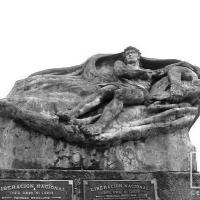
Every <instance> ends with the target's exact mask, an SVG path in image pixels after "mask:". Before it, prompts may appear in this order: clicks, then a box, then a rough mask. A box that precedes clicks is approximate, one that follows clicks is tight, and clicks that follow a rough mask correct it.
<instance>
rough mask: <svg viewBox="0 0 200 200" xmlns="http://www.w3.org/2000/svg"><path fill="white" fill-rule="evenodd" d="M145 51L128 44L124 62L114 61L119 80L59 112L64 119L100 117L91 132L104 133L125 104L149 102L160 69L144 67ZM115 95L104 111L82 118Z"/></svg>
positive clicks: (92, 119) (86, 120) (87, 121)
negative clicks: (68, 108)
mask: <svg viewBox="0 0 200 200" xmlns="http://www.w3.org/2000/svg"><path fill="white" fill-rule="evenodd" d="M140 56H141V53H140V51H139V50H138V49H136V48H135V47H127V48H126V49H125V50H124V62H123V61H120V60H117V61H116V62H115V63H114V76H115V78H116V82H114V83H113V82H112V83H110V85H108V84H107V85H106V86H105V87H102V88H101V89H100V90H99V91H97V93H96V94H95V95H94V96H92V97H90V98H88V99H87V101H86V102H82V103H81V104H79V105H78V106H77V107H75V108H74V109H73V110H72V111H71V112H64V113H62V112H61V113H58V114H57V115H58V116H59V117H60V118H61V119H66V120H68V119H69V118H76V119H75V120H76V121H79V122H81V123H91V122H92V121H94V120H96V119H97V118H99V119H98V120H97V121H96V122H95V123H94V124H93V125H90V126H89V128H88V129H89V131H88V132H89V133H92V134H100V133H101V132H102V129H103V128H105V127H106V126H107V125H109V123H110V122H111V121H112V120H113V119H114V118H115V117H116V116H117V115H118V114H119V113H121V111H122V109H123V107H124V105H140V104H146V105H147V104H149V102H150V95H149V89H150V87H151V83H152V76H154V77H155V76H159V74H160V72H158V71H156V70H155V71H153V70H150V69H144V68H142V67H141V66H140ZM107 99H112V100H111V101H110V103H108V105H106V106H105V109H104V110H103V113H102V114H98V115H96V116H93V117H89V118H86V119H78V118H80V117H81V116H83V115H84V114H86V113H87V112H89V111H90V110H92V109H93V108H94V107H96V106H98V105H99V104H101V103H103V102H105V101H106V100H107Z"/></svg>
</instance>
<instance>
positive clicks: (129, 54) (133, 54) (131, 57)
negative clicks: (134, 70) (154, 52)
mask: <svg viewBox="0 0 200 200" xmlns="http://www.w3.org/2000/svg"><path fill="white" fill-rule="evenodd" d="M140 55H141V53H140V51H139V50H138V49H137V48H135V47H132V46H129V47H127V48H126V49H124V61H125V62H126V63H127V64H132V63H135V62H137V61H138V60H139V59H140Z"/></svg>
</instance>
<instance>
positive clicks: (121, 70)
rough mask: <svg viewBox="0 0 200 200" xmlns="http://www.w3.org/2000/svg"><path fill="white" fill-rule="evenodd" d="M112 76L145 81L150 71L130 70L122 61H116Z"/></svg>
mask: <svg viewBox="0 0 200 200" xmlns="http://www.w3.org/2000/svg"><path fill="white" fill-rule="evenodd" d="M114 74H115V76H117V77H118V78H127V79H132V78H140V79H144V80H147V79H148V78H149V77H150V74H151V73H150V70H149V71H148V70H144V69H132V68H131V67H128V66H127V65H125V64H124V63H123V62H122V61H116V62H115V64H114Z"/></svg>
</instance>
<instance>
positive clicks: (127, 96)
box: [89, 86, 146, 135]
mask: <svg viewBox="0 0 200 200" xmlns="http://www.w3.org/2000/svg"><path fill="white" fill-rule="evenodd" d="M145 99H146V91H144V90H142V89H140V88H139V87H134V86H133V87H123V88H121V89H118V90H116V91H115V96H114V98H113V100H112V101H111V102H110V103H109V104H108V105H107V106H106V107H105V109H104V111H103V114H102V115H101V117H100V118H99V120H98V121H97V122H96V123H95V124H94V125H91V126H90V127H89V132H90V134H91V135H98V134H101V133H102V131H103V129H104V128H106V127H107V126H108V125H109V124H110V123H111V122H112V121H113V120H114V119H115V118H116V117H117V116H118V115H119V114H120V113H121V112H122V110H123V106H124V104H126V105H134V104H142V103H144V102H145Z"/></svg>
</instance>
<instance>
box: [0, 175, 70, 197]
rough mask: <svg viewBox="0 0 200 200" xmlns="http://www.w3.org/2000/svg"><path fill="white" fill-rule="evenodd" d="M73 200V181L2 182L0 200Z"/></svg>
mask: <svg viewBox="0 0 200 200" xmlns="http://www.w3.org/2000/svg"><path fill="white" fill-rule="evenodd" d="M2 199H11V200H15V199H16V200H24V199H26V200H44V199H45V200H46V199H48V200H51V199H60V200H72V199H73V181H72V180H5V179H4V180H0V200H2Z"/></svg>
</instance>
